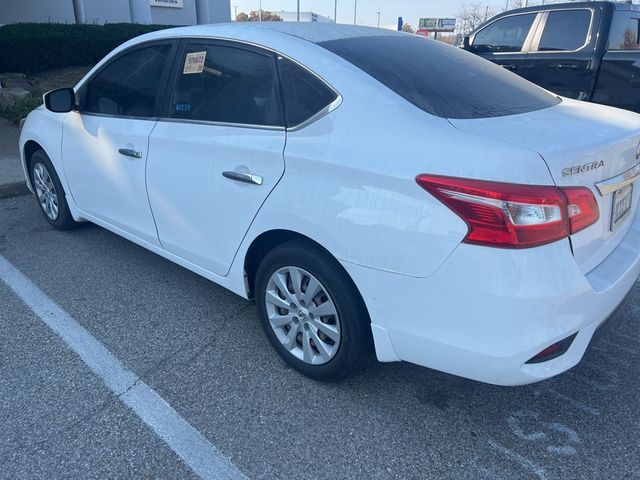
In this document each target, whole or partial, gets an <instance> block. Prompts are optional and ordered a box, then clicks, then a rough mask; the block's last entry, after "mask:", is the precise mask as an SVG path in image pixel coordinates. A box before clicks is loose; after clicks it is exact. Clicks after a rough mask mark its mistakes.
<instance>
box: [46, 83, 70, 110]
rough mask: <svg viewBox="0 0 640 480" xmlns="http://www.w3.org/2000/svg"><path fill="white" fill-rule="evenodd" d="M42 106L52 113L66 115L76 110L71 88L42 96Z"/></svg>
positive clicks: (53, 91)
mask: <svg viewBox="0 0 640 480" xmlns="http://www.w3.org/2000/svg"><path fill="white" fill-rule="evenodd" d="M44 106H45V107H46V108H47V110H49V111H51V112H54V113H67V112H71V111H72V110H74V109H75V108H76V94H75V92H74V91H73V88H59V89H57V90H51V91H50V92H47V93H45V94H44Z"/></svg>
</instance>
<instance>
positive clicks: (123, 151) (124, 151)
mask: <svg viewBox="0 0 640 480" xmlns="http://www.w3.org/2000/svg"><path fill="white" fill-rule="evenodd" d="M118 152H119V153H120V154H121V155H124V156H126V157H133V158H142V152H138V151H136V150H133V149H131V148H121V149H119V150H118Z"/></svg>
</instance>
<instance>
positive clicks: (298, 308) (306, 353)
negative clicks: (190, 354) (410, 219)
mask: <svg viewBox="0 0 640 480" xmlns="http://www.w3.org/2000/svg"><path fill="white" fill-rule="evenodd" d="M285 290H286V291H285ZM255 298H256V306H257V309H258V315H259V317H260V323H261V325H262V328H263V330H264V332H265V334H266V336H267V338H268V339H269V342H270V343H271V345H272V346H273V348H274V349H275V350H276V352H278V354H279V355H280V357H281V358H282V359H283V360H284V361H285V362H286V363H287V364H289V365H290V366H291V367H293V368H294V369H296V370H297V371H299V372H300V373H302V374H304V375H306V376H308V377H311V378H313V379H315V380H321V381H336V380H340V379H342V378H344V377H346V376H348V375H350V374H353V373H354V372H356V371H358V370H360V369H362V368H363V367H364V366H365V365H367V364H368V363H369V362H370V361H371V360H372V358H373V356H372V353H373V341H372V335H371V322H370V320H369V315H368V312H367V309H366V307H365V305H364V302H363V300H362V298H361V296H360V293H359V292H358V290H357V288H356V286H355V284H354V283H353V281H352V280H351V278H350V277H349V276H348V275H347V273H346V272H345V271H344V270H343V268H342V266H341V265H340V264H339V263H338V262H337V261H336V260H335V259H334V258H333V257H331V256H330V255H329V254H328V253H327V252H325V251H324V250H322V249H321V248H319V247H317V246H315V245H313V244H311V243H310V242H303V241H299V240H294V241H291V242H287V243H285V244H283V245H280V246H278V247H276V248H274V249H273V250H272V251H270V252H269V253H268V254H267V255H266V256H265V258H264V259H263V260H262V263H261V264H260V266H259V267H258V271H257V273H256V281H255Z"/></svg>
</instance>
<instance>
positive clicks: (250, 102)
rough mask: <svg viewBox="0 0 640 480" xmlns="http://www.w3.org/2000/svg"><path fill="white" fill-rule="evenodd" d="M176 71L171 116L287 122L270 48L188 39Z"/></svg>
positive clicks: (244, 122) (235, 121)
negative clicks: (253, 47) (232, 45)
mask: <svg viewBox="0 0 640 480" xmlns="http://www.w3.org/2000/svg"><path fill="white" fill-rule="evenodd" d="M176 75H177V78H176V82H175V88H174V91H173V95H172V98H171V105H170V113H169V115H170V117H171V118H179V119H186V120H198V121H210V122H220V123H233V124H240V125H258V126H278V127H282V126H284V122H283V120H282V111H281V110H282V109H281V106H280V100H279V93H278V87H277V85H278V81H277V78H278V77H277V72H276V63H275V55H273V54H271V53H269V52H265V53H261V52H256V51H253V50H246V49H243V48H236V47H229V46H223V45H217V44H216V45H213V44H189V45H188V46H187V48H186V50H185V51H184V53H183V58H182V61H181V63H180V65H179V67H178V71H177V73H176Z"/></svg>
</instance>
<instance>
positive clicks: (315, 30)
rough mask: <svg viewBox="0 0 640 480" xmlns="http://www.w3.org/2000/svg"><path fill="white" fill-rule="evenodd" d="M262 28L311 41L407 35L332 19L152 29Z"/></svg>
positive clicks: (198, 32)
mask: <svg viewBox="0 0 640 480" xmlns="http://www.w3.org/2000/svg"><path fill="white" fill-rule="evenodd" d="M256 29H260V31H266V32H273V33H274V34H276V35H290V36H293V37H296V38H299V39H302V40H306V41H308V42H312V43H322V42H327V41H331V40H341V39H346V38H359V37H378V36H387V35H405V34H403V33H400V32H396V31H394V30H388V29H384V28H373V27H362V26H358V25H343V24H335V23H329V22H326V23H324V22H322V23H316V22H311V23H310V22H231V23H218V24H210V25H193V26H189V27H178V28H169V29H166V30H159V31H156V32H153V34H152V35H151V36H153V37H155V38H165V37H181V36H185V37H191V36H194V37H216V36H218V35H220V34H221V33H223V32H224V33H225V34H229V33H230V32H233V33H235V34H237V35H238V37H239V38H241V37H242V33H243V32H245V33H249V32H256V31H257V30H256Z"/></svg>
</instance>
